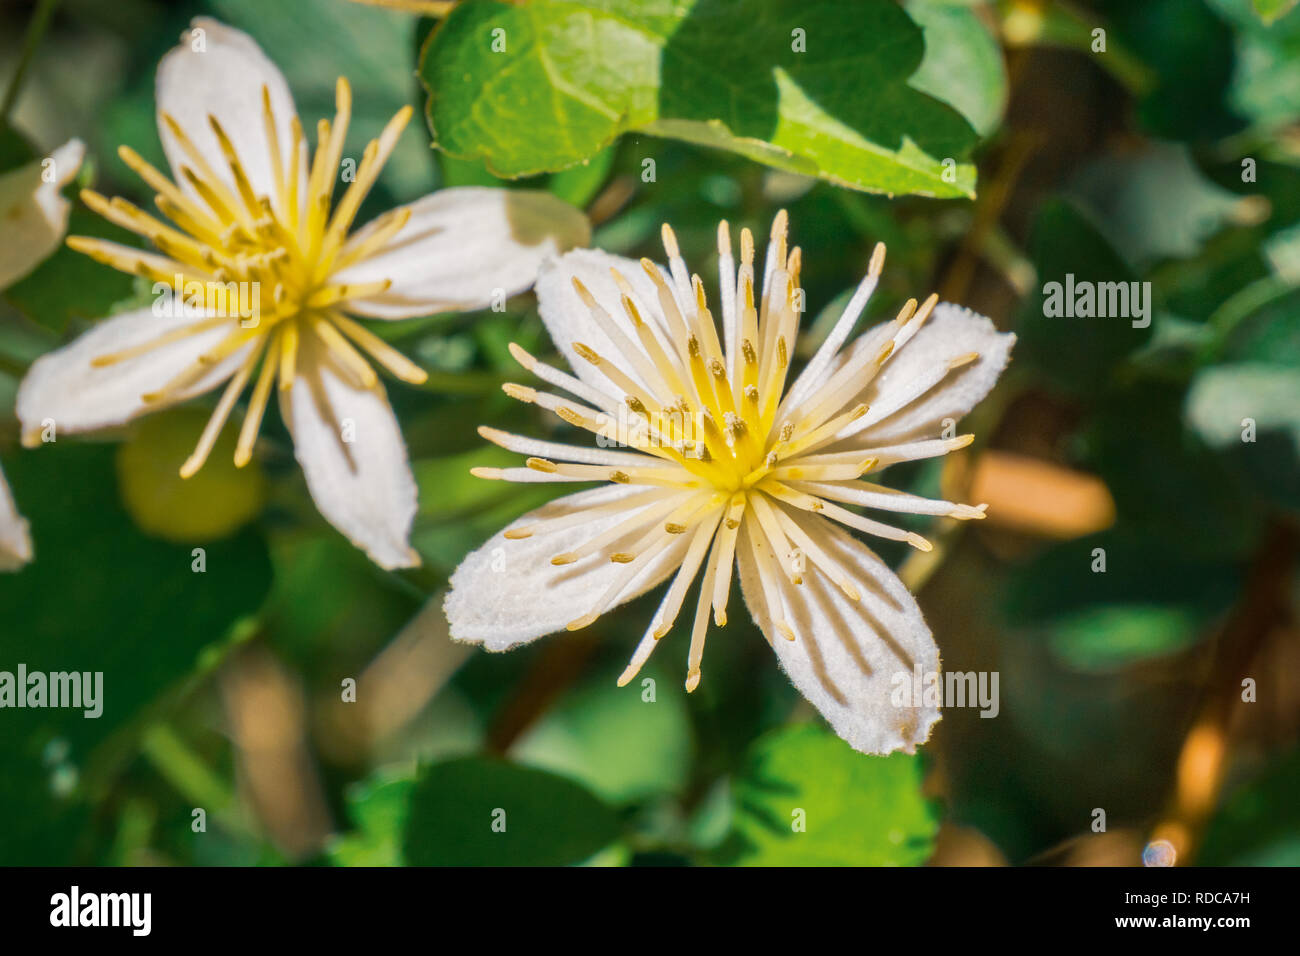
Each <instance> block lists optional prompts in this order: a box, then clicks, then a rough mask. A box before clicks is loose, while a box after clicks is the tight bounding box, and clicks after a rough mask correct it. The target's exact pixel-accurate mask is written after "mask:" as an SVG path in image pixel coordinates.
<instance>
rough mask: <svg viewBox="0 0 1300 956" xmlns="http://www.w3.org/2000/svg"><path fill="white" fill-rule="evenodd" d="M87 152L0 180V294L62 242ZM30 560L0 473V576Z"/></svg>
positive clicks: (50, 159) (68, 149) (73, 151)
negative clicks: (71, 187)
mask: <svg viewBox="0 0 1300 956" xmlns="http://www.w3.org/2000/svg"><path fill="white" fill-rule="evenodd" d="M85 155H86V147H85V146H84V145H83V144H82V142H81V140H78V139H72V140H68V142H66V143H64V144H63V145H62V146H60V147H59V148H58V149H56V150H55V151H54V152H53V153H51V154H50V155H49V156H47V157H45V158H43V159H37V160H33V161H32V162H30V163H27V164H26V165H23V166H20V167H18V168H17V169H12V170H10V171H9V172H7V173H4V174H0V223H3V224H4V225H3V227H2V229H3V231H0V289H5V288H8V287H9V286H11V285H13V284H14V283H15V282H17V281H18V280H19V279H21V278H22V277H23V276H25V275H27V273H29V272H31V271H32V270H33V269H34V268H36V267H37V266H38V265H40V263H41V262H43V261H44V260H45V259H46V258H47V257H48V256H49V255H50V254H51V253H53V252H54V250H55V249H57V248H58V246H59V243H60V242H61V241H62V240H63V233H64V232H66V231H67V228H68V211H69V208H70V204H69V203H68V201H67V200H66V199H64V198H63V195H62V193H61V190H62V189H63V187H64V186H66V185H67V184H68V183H69V182H71V180H72V177H73V176H75V175H77V170H78V169H80V168H81V161H82V159H83V158H84V157H85ZM31 559H32V539H31V535H30V534H29V533H28V528H27V522H26V521H24V520H23V517H22V515H20V514H19V513H18V508H17V506H16V505H15V504H14V498H13V493H12V492H11V491H10V490H9V485H8V483H7V482H6V481H5V476H4V472H2V471H0V571H14V570H16V569H18V568H20V567H22V566H23V565H24V564H26V563H27V562H28V561H30V560H31Z"/></svg>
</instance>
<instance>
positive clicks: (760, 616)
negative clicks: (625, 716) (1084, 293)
mask: <svg viewBox="0 0 1300 956" xmlns="http://www.w3.org/2000/svg"><path fill="white" fill-rule="evenodd" d="M664 246H665V248H666V250H667V253H668V258H669V269H667V270H665V269H662V268H661V267H659V266H657V265H655V264H654V263H652V262H650V261H649V260H644V259H643V260H642V261H641V262H640V263H636V262H632V261H629V260H627V259H622V258H618V257H616V256H610V255H606V254H605V253H602V252H598V251H592V250H578V251H574V252H570V253H568V254H566V255H564V256H562V257H560V258H558V259H556V260H553V261H551V262H549V263H548V264H547V265H545V266H544V267H543V268H542V271H541V273H540V274H539V276H538V281H537V293H538V297H539V300H540V302H541V314H542V319H543V320H544V321H545V323H546V326H547V329H548V330H549V332H550V334H551V338H552V339H553V340H554V341H555V344H556V345H557V346H558V347H559V350H560V352H561V353H562V354H563V355H564V357H565V358H566V359H567V360H568V362H569V364H570V365H571V366H572V367H573V369H574V371H575V372H576V373H577V377H574V376H572V375H569V374H567V373H565V372H563V371H561V370H559V369H556V368H553V367H551V366H549V365H545V364H543V363H541V362H539V361H537V360H536V359H534V358H533V357H532V356H531V355H529V354H528V353H526V352H524V351H523V350H522V349H519V348H515V349H514V353H515V355H516V357H517V358H518V359H519V360H520V362H521V363H522V364H523V365H524V366H525V367H526V368H527V369H528V370H529V371H531V372H532V373H533V374H534V375H535V376H537V377H538V378H539V379H541V380H542V381H543V382H545V383H547V384H549V385H552V386H555V387H557V388H559V389H563V390H564V391H567V392H568V393H570V395H571V396H572V397H568V396H559V395H555V394H552V393H550V392H547V391H541V390H539V389H535V388H533V387H530V386H523V385H507V386H506V391H507V392H508V393H509V394H510V395H512V396H514V397H515V398H518V399H521V400H523V401H527V402H532V403H535V404H537V405H539V406H541V407H543V408H546V409H549V410H551V411H554V412H555V413H556V414H557V415H558V416H559V417H560V418H562V419H563V420H564V421H566V422H568V423H570V424H572V425H575V426H577V427H578V428H581V429H585V430H587V431H590V432H593V433H596V434H597V435H600V436H601V437H602V439H604V440H602V441H600V442H598V443H597V444H598V445H599V446H600V447H595V448H592V447H586V446H579V445H566V444H559V443H555V442H549V441H538V440H534V439H531V438H526V437H523V436H518V435H509V434H506V433H504V432H499V431H497V430H495V429H490V428H484V429H481V433H482V434H483V436H484V437H485V438H487V439H488V440H489V441H491V442H494V443H495V444H497V445H500V446H501V447H503V448H506V449H508V450H510V451H514V452H518V453H520V454H523V455H528V456H530V457H529V458H528V460H527V463H526V465H527V466H526V467H522V468H505V469H476V473H477V474H479V475H480V476H481V477H484V478H496V479H504V480H507V481H576V482H589V481H605V482H609V484H606V485H604V486H603V487H599V488H596V489H594V490H589V491H580V492H578V493H577V494H572V495H569V496H567V497H562V498H559V499H557V500H556V501H554V502H552V503H551V504H548V505H546V506H545V507H543V508H541V509H539V510H537V511H534V512H532V513H531V514H528V515H525V516H524V517H523V518H520V519H519V520H518V521H516V522H514V523H513V524H511V525H510V526H509V527H508V528H506V529H505V530H504V531H502V532H501V533H500V534H498V535H496V536H495V537H494V538H492V539H491V540H490V541H488V542H487V544H485V545H484V546H483V547H482V548H480V549H479V550H478V551H476V552H474V553H473V554H471V555H470V556H469V557H467V558H466V559H465V561H464V562H463V563H462V564H461V566H460V567H459V568H458V569H457V570H456V572H455V574H454V575H453V576H452V579H451V591H450V593H449V594H448V596H447V598H446V602H445V610H446V614H447V618H448V620H449V621H450V623H451V635H452V637H453V638H456V639H458V640H462V641H469V642H474V643H480V644H483V645H484V646H485V647H487V649H488V650H493V651H501V650H506V649H508V648H511V647H515V646H517V645H519V644H522V643H525V642H527V641H531V640H533V639H535V638H537V637H540V636H541V635H543V634H547V633H550V632H553V631H558V630H562V629H565V628H568V629H570V630H573V629H576V628H581V627H585V626H586V625H588V624H590V623H591V622H592V621H594V620H595V619H596V617H597V616H599V615H600V614H603V613H604V612H606V611H608V610H609V609H610V608H612V607H614V606H615V605H618V604H621V603H623V602H625V601H628V600H631V599H632V598H634V597H636V596H637V595H639V594H642V593H644V592H645V591H647V590H649V589H650V588H652V587H654V586H655V585H657V584H659V583H660V582H662V581H664V580H666V579H667V578H668V577H669V576H670V575H671V576H672V583H671V584H670V586H669V587H668V589H667V592H666V593H665V595H664V598H663V601H662V602H661V604H660V606H659V611H658V612H657V614H656V615H655V617H654V619H653V620H652V622H651V624H650V627H649V629H648V630H647V631H646V634H645V637H644V639H643V640H642V641H641V643H640V645H639V646H638V647H637V649H636V652H635V654H634V655H633V658H632V662H631V664H630V665H629V666H628V668H627V670H626V671H625V672H624V673H623V675H622V676H621V677H620V678H619V684H620V685H622V684H626V683H627V682H628V681H630V680H632V678H633V677H634V676H635V675H636V674H637V672H638V671H639V669H640V668H641V666H642V665H643V664H645V662H646V659H647V658H648V657H649V656H650V653H651V652H652V651H653V650H654V648H655V647H656V645H657V643H658V641H659V640H660V638H662V637H663V636H664V635H665V634H666V633H668V631H669V629H670V628H671V627H672V625H673V622H674V621H675V620H676V618H677V617H678V614H679V613H680V612H681V610H682V608H683V605H684V603H685V601H686V598H687V592H688V590H689V589H690V587H691V585H692V583H693V582H694V580H695V579H696V578H697V577H701V578H702V581H701V583H700V587H699V592H698V598H697V599H696V602H695V606H694V621H693V624H692V630H691V641H690V649H689V652H688V664H687V679H686V688H687V690H688V691H689V690H694V689H695V687H696V686H697V685H698V683H699V680H700V662H701V658H702V655H703V650H704V638H705V634H706V631H707V629H708V624H709V614H710V610H712V615H713V619H714V623H715V624H716V625H717V626H723V625H725V624H726V622H727V600H728V595H729V593H730V590H731V580H732V573H733V567H736V568H738V569H739V578H740V585H741V590H742V593H743V594H744V597H745V603H746V604H747V605H748V606H749V609H750V613H751V614H752V615H753V617H754V619H755V621H756V622H757V623H758V625H759V627H760V628H761V629H762V631H763V634H764V635H765V636H766V637H767V640H768V643H769V644H771V646H772V648H773V650H775V652H776V654H777V657H778V659H779V660H780V662H781V666H782V667H783V668H784V669H785V671H786V673H787V674H788V675H789V676H790V679H791V680H792V681H793V682H794V684H795V686H797V687H798V688H799V690H800V691H802V692H803V694H804V695H805V696H806V697H807V698H808V699H809V700H810V701H811V702H812V703H813V704H814V705H816V707H817V708H818V710H820V711H821V712H822V714H823V715H824V716H825V717H826V719H827V720H828V721H829V722H830V724H831V726H832V727H834V729H835V731H836V732H837V733H838V734H839V735H840V736H841V737H843V738H844V739H845V740H846V741H848V742H849V744H850V745H852V746H853V747H854V748H856V749H857V750H860V751H862V752H865V753H875V754H885V753H890V752H892V751H894V750H906V751H909V752H910V751H912V750H914V749H915V747H916V745H917V744H919V743H922V742H923V741H925V740H926V738H927V737H928V736H929V733H930V728H931V727H932V726H933V724H934V723H935V722H936V721H937V720H938V719H939V712H938V710H937V708H935V707H931V706H925V705H923V704H922V702H920V701H916V702H914V704H913V705H910V706H895V704H894V703H893V702H892V701H891V691H893V690H894V688H895V687H897V686H898V680H897V678H898V675H906V680H907V681H908V683H909V686H910V683H911V680H912V675H913V673H914V670H916V669H919V670H920V671H921V672H922V673H930V672H936V673H937V672H938V670H939V653H938V648H937V647H936V646H935V643H934V640H933V639H932V637H931V635H930V630H929V628H928V627H927V626H926V624H925V621H924V620H923V619H922V616H921V612H920V609H919V608H918V607H917V605H916V602H915V601H914V600H913V599H912V596H911V595H910V594H909V593H908V591H907V588H906V587H905V586H904V585H903V583H902V581H900V580H899V579H898V577H897V576H895V575H894V573H893V572H892V571H890V569H889V568H888V567H887V566H886V565H885V564H884V563H883V562H882V561H881V560H880V559H879V558H878V557H877V556H876V555H875V554H874V553H873V552H872V551H871V550H870V549H869V548H868V547H867V546H866V545H865V544H863V543H862V542H861V541H860V540H858V539H857V538H855V537H853V536H851V535H849V534H846V533H845V532H844V531H843V530H842V529H841V527H840V526H844V527H847V528H853V529H856V530H858V531H862V532H865V533H866V534H868V535H875V536H878V537H883V538H890V539H893V540H899V541H906V542H909V543H910V544H912V545H913V546H915V547H918V548H921V549H923V550H928V549H929V547H930V545H929V544H928V542H926V541H925V539H924V538H922V537H921V536H919V535H917V534H915V533H913V532H909V531H904V530H902V529H900V528H897V527H894V526H892V525H890V524H887V523H884V522H881V521H878V520H876V519H874V518H868V517H866V516H865V515H862V514H860V513H859V512H858V511H856V510H853V509H854V508H856V507H866V508H870V509H882V510H885V511H894V512H906V513H911V514H925V515H945V516H949V517H953V518H962V519H970V518H982V517H983V516H984V508H983V506H981V507H972V506H969V505H961V504H953V503H951V502H947V501H934V500H929V499H926V498H921V497H917V496H915V495H911V494H906V493H903V492H898V491H893V490H891V489H889V488H886V487H884V486H881V485H878V484H875V483H872V482H869V481H866V480H863V476H865V475H868V474H871V473H873V472H876V471H879V470H881V469H883V468H885V467H887V466H888V465H890V464H894V463H896V462H902V461H911V460H915V459H921V458H930V457H934V456H937V455H942V454H945V453H947V452H949V451H952V450H954V449H957V448H961V447H964V446H965V445H967V444H969V442H970V436H962V437H958V438H950V439H945V438H942V437H939V436H940V434H941V432H942V431H943V423H944V420H945V419H949V420H951V421H954V422H955V421H956V420H957V419H960V418H961V417H962V416H963V415H964V414H966V412H968V411H969V410H970V409H971V408H972V407H973V406H974V405H975V404H976V403H977V402H978V401H979V400H980V399H981V398H983V397H984V395H985V394H986V393H987V392H988V391H989V389H990V388H992V386H993V384H994V382H995V381H996V380H997V378H998V375H999V374H1000V373H1001V371H1002V369H1003V368H1004V367H1005V365H1006V363H1007V360H1008V356H1009V353H1010V349H1011V346H1012V343H1013V342H1014V336H1012V335H1010V334H1000V333H998V332H997V331H996V330H995V329H994V327H993V324H992V323H991V322H990V321H989V320H988V319H986V318H984V317H983V316H980V315H976V314H974V313H972V312H970V311H968V310H966V309H964V308H962V307H960V306H956V305H951V304H948V303H943V304H938V301H937V300H938V297H937V296H931V297H930V298H929V299H927V300H926V301H925V302H924V303H923V304H921V305H919V306H918V305H917V303H916V301H915V300H912V301H909V302H908V303H907V305H905V306H904V308H903V310H902V311H901V312H900V313H899V314H898V317H897V318H895V319H894V320H893V321H892V322H887V323H884V324H881V325H878V326H876V327H875V328H873V329H871V330H869V331H867V332H866V333H864V334H863V335H861V336H859V337H858V338H857V339H855V340H853V341H852V342H850V341H849V336H850V333H851V332H852V331H853V327H854V325H855V323H856V322H857V319H858V317H859V316H860V315H861V313H862V310H863V307H864V306H865V305H866V303H867V299H868V298H869V297H870V295H871V293H872V291H873V290H874V289H875V287H876V282H877V279H878V277H879V275H880V270H881V268H882V266H883V264H884V247H883V246H877V247H876V251H875V254H874V255H873V256H872V258H871V265H870V269H869V272H868V274H867V276H866V278H865V279H863V280H862V283H861V284H860V285H859V286H858V288H857V291H856V292H855V294H854V295H853V298H852V300H851V301H850V302H849V304H848V306H847V307H846V309H845V310H844V313H843V315H842V316H841V317H840V319H839V320H838V322H837V323H836V325H835V327H834V329H833V330H832V331H831V333H830V335H829V336H828V337H827V338H826V340H825V341H824V342H823V343H822V345H821V347H820V348H819V349H818V350H817V352H816V354H815V355H814V356H813V358H812V359H811V360H810V361H809V362H808V364H807V366H806V367H805V368H804V370H803V372H802V374H800V375H799V377H798V378H796V379H795V380H794V382H793V384H790V385H789V386H788V387H787V377H788V375H789V372H790V357H791V356H792V355H793V354H794V344H795V338H796V335H797V334H798V328H799V318H800V316H799V299H800V297H799V296H798V294H797V292H798V289H799V269H800V252H799V249H798V248H795V249H793V250H791V251H787V248H786V221H785V214H784V212H782V213H780V214H779V215H778V216H777V219H776V222H775V223H774V225H773V228H772V236H771V242H770V244H769V246H768V250H767V258H766V261H765V263H764V272H763V276H762V282H761V285H760V284H759V282H758V281H757V280H756V278H755V274H754V244H753V239H752V237H751V236H750V234H749V231H748V230H745V231H743V232H742V233H741V241H740V248H741V258H740V265H739V268H738V269H737V267H736V264H735V260H734V258H733V251H732V244H731V237H730V235H729V232H728V229H727V224H726V223H725V222H724V223H723V224H722V225H721V226H720V227H719V230H718V251H719V255H720V258H721V264H720V272H721V327H722V334H721V337H720V336H719V334H718V330H717V327H716V326H715V323H714V319H713V316H712V314H711V313H710V311H709V308H708V304H707V302H706V298H705V294H704V287H703V284H702V283H701V282H700V279H699V277H698V276H692V275H690V274H689V273H688V272H687V268H686V264H685V263H684V262H683V261H682V258H681V255H680V254H679V252H678V249H677V242H676V239H675V238H674V236H673V233H672V231H671V229H669V228H668V227H667V226H665V227H664ZM759 290H761V291H759ZM609 439H617V443H618V444H621V445H623V446H625V448H624V449H623V450H614V449H613V448H610V447H609V446H610V445H611V444H613V443H614V442H611V441H609ZM503 570H504V572H505V573H506V574H507V575H508V580H509V584H508V585H503V584H502V583H501V582H502V577H501V574H500V573H494V572H501V571H503Z"/></svg>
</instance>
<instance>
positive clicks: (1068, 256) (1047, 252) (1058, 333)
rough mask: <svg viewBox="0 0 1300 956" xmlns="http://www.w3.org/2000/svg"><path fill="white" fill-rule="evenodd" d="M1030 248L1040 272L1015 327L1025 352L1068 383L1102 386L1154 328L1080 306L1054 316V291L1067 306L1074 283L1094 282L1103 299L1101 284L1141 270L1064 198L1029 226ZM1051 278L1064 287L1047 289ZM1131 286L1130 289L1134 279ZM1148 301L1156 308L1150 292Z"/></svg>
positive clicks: (1059, 382) (1071, 387)
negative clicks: (1086, 313)
mask: <svg viewBox="0 0 1300 956" xmlns="http://www.w3.org/2000/svg"><path fill="white" fill-rule="evenodd" d="M1029 255H1030V258H1031V259H1032V260H1033V263H1034V266H1035V268H1036V269H1037V271H1038V283H1037V286H1036V287H1035V289H1034V291H1033V293H1032V294H1031V295H1029V296H1028V297H1026V299H1025V303H1024V305H1023V307H1022V309H1021V313H1020V324H1019V326H1018V328H1017V330H1016V331H1017V333H1018V334H1019V336H1020V342H1019V345H1018V346H1017V351H1018V357H1019V358H1021V359H1022V360H1027V361H1029V362H1032V363H1033V364H1034V365H1036V366H1037V367H1038V368H1039V369H1040V370H1041V371H1042V372H1043V373H1044V374H1045V375H1046V376H1047V377H1048V379H1049V380H1050V381H1051V382H1052V384H1054V385H1056V386H1057V387H1059V388H1061V389H1062V390H1065V391H1069V392H1081V393H1089V392H1095V391H1096V389H1097V388H1098V387H1099V386H1102V385H1104V384H1106V383H1107V382H1108V381H1109V379H1110V377H1111V374H1112V373H1113V371H1114V369H1115V366H1116V365H1118V364H1119V362H1120V361H1121V360H1122V359H1124V358H1125V357H1126V356H1127V355H1129V354H1130V353H1131V352H1133V351H1134V350H1135V349H1136V348H1138V347H1139V346H1140V345H1143V344H1144V343H1145V342H1146V341H1147V339H1149V338H1150V336H1151V327H1150V325H1148V326H1147V327H1146V328H1135V327H1134V326H1133V321H1134V319H1133V318H1129V317H1127V316H1117V315H1107V316H1104V317H1102V316H1098V315H1095V314H1094V315H1093V316H1092V317H1083V316H1079V315H1078V314H1077V310H1075V314H1074V315H1070V314H1068V313H1067V314H1062V315H1055V314H1054V315H1047V314H1046V311H1047V309H1048V307H1049V301H1048V300H1049V296H1050V295H1051V292H1053V291H1056V292H1058V293H1059V300H1058V301H1059V302H1060V303H1061V304H1062V305H1066V304H1069V299H1070V298H1071V296H1070V294H1069V291H1070V289H1071V288H1073V289H1075V290H1079V289H1082V288H1084V286H1083V285H1081V283H1089V284H1091V285H1090V286H1088V287H1089V288H1091V289H1092V290H1093V293H1094V297H1095V299H1097V300H1099V299H1100V298H1101V296H1099V295H1097V293H1098V292H1099V289H1098V288H1097V287H1098V286H1099V285H1100V284H1101V283H1124V284H1126V285H1127V284H1128V283H1131V282H1133V281H1134V280H1136V278H1137V276H1136V275H1134V273H1133V270H1132V269H1131V268H1130V267H1129V265H1128V263H1126V262H1125V261H1124V260H1123V259H1121V258H1120V256H1119V254H1118V253H1117V252H1116V251H1115V250H1114V248H1113V247H1112V246H1111V244H1110V243H1109V242H1108V241H1107V240H1106V238H1105V237H1104V236H1102V234H1101V233H1100V232H1099V231H1098V230H1097V228H1096V227H1095V226H1094V225H1093V223H1092V222H1091V221H1090V220H1089V219H1088V218H1087V217H1086V216H1085V215H1084V214H1083V213H1082V212H1081V211H1080V210H1079V209H1078V208H1077V207H1076V206H1074V205H1073V204H1071V203H1069V202H1066V201H1064V200H1060V199H1054V200H1049V201H1048V202H1047V203H1045V204H1044V205H1043V207H1042V209H1040V210H1039V213H1038V216H1037V218H1036V219H1035V220H1034V225H1033V228H1032V229H1031V231H1030V236H1029ZM1049 283H1057V284H1059V286H1060V289H1059V290H1056V289H1053V290H1049V291H1048V292H1047V293H1045V292H1044V289H1045V288H1046V287H1047V286H1048V284H1049ZM1127 288H1128V291H1130V292H1131V290H1132V286H1131V285H1130V286H1127ZM1077 296H1078V293H1077V292H1076V294H1075V298H1076V299H1077ZM1125 298H1126V299H1129V298H1130V296H1125ZM1096 304H1098V303H1096V302H1095V303H1094V308H1093V309H1092V311H1093V312H1094V313H1095V312H1096V311H1098V310H1097V308H1096V307H1095V306H1096ZM1146 304H1147V307H1148V309H1150V310H1152V311H1153V310H1154V306H1153V304H1152V303H1151V302H1150V300H1149V298H1148V299H1147V303H1146ZM1132 305H1133V303H1132V302H1131V301H1130V302H1129V312H1130V313H1132V312H1134V311H1135V310H1134V309H1133V308H1132ZM1053 308H1054V309H1055V307H1054V306H1053ZM1108 310H1109V305H1108ZM1147 318H1151V312H1148V314H1147Z"/></svg>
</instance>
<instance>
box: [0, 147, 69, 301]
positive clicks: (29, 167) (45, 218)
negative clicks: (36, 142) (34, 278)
mask: <svg viewBox="0 0 1300 956" xmlns="http://www.w3.org/2000/svg"><path fill="white" fill-rule="evenodd" d="M85 154H86V147H85V146H84V145H83V144H82V142H81V140H79V139H72V140H68V142H66V143H64V144H63V145H62V146H60V147H59V148H58V149H56V150H55V151H54V152H53V153H51V154H50V156H49V157H47V158H48V160H49V161H50V162H51V163H52V165H47V163H46V160H45V159H39V160H35V161H33V162H30V163H28V164H26V165H25V166H20V167H19V168H17V169H14V170H10V171H9V172H7V173H5V174H4V175H0V223H4V231H3V233H2V234H0V289H4V288H6V287H8V286H10V285H12V284H13V283H15V282H17V281H18V280H19V279H21V278H22V277H23V276H25V275H27V273H29V272H31V271H32V270H33V269H35V268H36V267H37V266H38V265H39V264H40V263H41V262H42V261H44V260H45V259H46V258H47V257H48V256H50V255H51V254H52V253H53V252H54V250H55V249H57V248H58V246H59V241H60V240H61V239H62V238H63V234H64V232H66V231H67V228H68V209H69V205H70V204H69V203H68V201H67V200H66V199H64V198H63V196H62V194H61V193H60V190H61V189H62V188H63V187H64V186H65V185H67V184H68V182H70V181H71V179H72V177H73V176H75V175H76V174H77V170H78V169H80V168H81V160H82V158H83V157H84V156H85ZM47 169H48V171H49V177H50V178H49V181H48V182H46V180H45V178H44V176H43V174H44V173H45V172H46V170H47Z"/></svg>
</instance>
